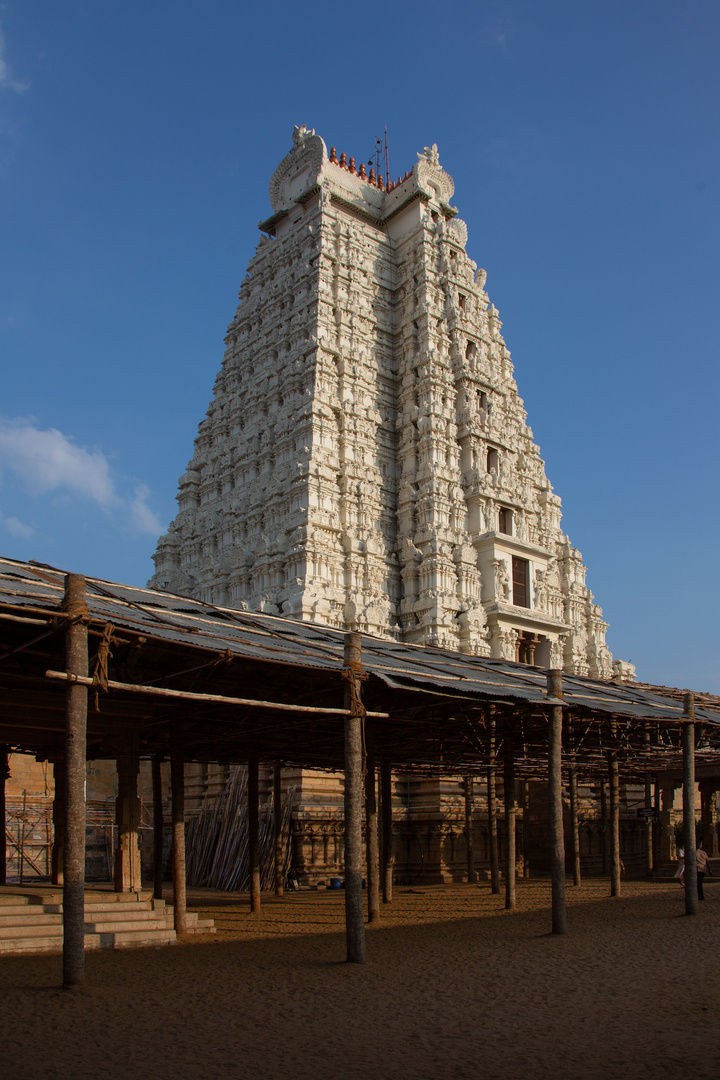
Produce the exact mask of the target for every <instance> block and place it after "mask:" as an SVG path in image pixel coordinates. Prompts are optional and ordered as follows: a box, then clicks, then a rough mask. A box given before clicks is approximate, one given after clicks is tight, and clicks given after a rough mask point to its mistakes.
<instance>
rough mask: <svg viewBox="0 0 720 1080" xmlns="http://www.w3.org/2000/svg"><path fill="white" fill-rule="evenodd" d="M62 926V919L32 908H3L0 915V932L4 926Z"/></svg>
mask: <svg viewBox="0 0 720 1080" xmlns="http://www.w3.org/2000/svg"><path fill="white" fill-rule="evenodd" d="M43 925H45V926H62V919H61V918H60V917H59V916H58V915H54V914H52V913H51V912H47V911H42V910H41V911H33V909H32V908H26V909H25V910H23V909H22V908H5V910H4V911H3V913H2V914H1V915H0V930H1V929H2V928H3V927H5V926H9V927H12V926H43Z"/></svg>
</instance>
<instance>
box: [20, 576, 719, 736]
mask: <svg viewBox="0 0 720 1080" xmlns="http://www.w3.org/2000/svg"><path fill="white" fill-rule="evenodd" d="M86 580H87V592H88V608H89V611H90V615H91V618H92V619H93V620H94V621H98V622H109V623H112V624H113V625H114V626H115V627H117V628H123V629H125V630H126V631H131V632H133V633H136V634H140V635H143V636H145V637H147V638H150V639H154V640H157V641H165V642H168V643H176V644H182V645H184V646H191V647H194V648H198V649H203V650H207V651H210V652H216V653H225V652H226V651H227V650H228V649H229V650H230V653H231V654H232V655H233V656H237V657H244V658H247V659H251V660H254V661H256V662H267V663H276V664H285V665H293V666H296V667H302V668H312V669H317V670H327V671H333V672H337V671H338V669H339V668H341V667H342V664H343V645H344V634H343V632H342V631H340V630H334V629H331V628H330V627H325V626H318V625H316V624H313V623H304V622H297V621H295V620H291V619H283V618H280V617H279V616H274V615H266V614H261V613H258V612H250V611H241V610H237V609H234V608H220V607H215V606H213V605H210V604H203V603H201V602H200V601H198V600H193V599H190V598H189V597H184V596H176V595H174V594H172V593H164V592H156V591H154V590H151V589H141V588H136V587H134V586H131V585H123V584H119V583H117V582H110V581H104V580H103V579H101V578H92V577H88V578H87V579H86ZM63 581H64V572H63V571H60V570H57V569H56V568H54V567H49V566H44V565H42V564H37V563H22V562H16V561H14V560H11V559H0V607H4V608H6V609H8V608H14V609H18V608H25V609H27V610H28V611H30V610H32V609H36V611H37V612H39V613H42V612H47V613H48V614H50V613H51V612H52V611H53V610H55V611H57V610H58V609H59V608H60V605H61V601H62V597H63V592H64V584H63ZM362 647H363V666H364V668H365V670H366V671H368V672H370V673H371V674H373V675H375V676H376V677H377V678H379V679H381V680H383V682H385V684H386V685H387V686H388V687H391V688H395V689H404V690H416V691H426V692H431V693H434V694H442V695H450V696H463V697H474V698H479V699H483V700H485V701H488V700H490V701H492V700H495V701H504V702H507V703H512V702H518V703H523V704H525V705H528V706H531V707H532V706H533V705H537V706H543V707H546V706H547V705H548V703H549V699H548V696H547V694H546V677H547V672H546V671H545V669H543V668H535V667H529V666H528V665H525V664H516V663H511V662H510V661H507V660H497V659H491V658H487V657H476V656H466V655H463V654H461V653H454V652H446V651H444V650H442V649H436V648H432V647H428V646H420V645H409V644H405V643H401V642H396V641H392V640H389V639H383V638H375V637H369V636H366V635H363V639H362ZM563 700H564V702H565V704H566V705H567V706H569V707H571V708H572V709H573V710H574V711H582V712H584V713H586V714H587V715H590V714H592V713H601V714H605V715H607V714H608V713H609V714H612V715H616V716H619V717H628V718H636V719H641V718H645V719H649V720H658V721H662V720H666V721H677V720H678V719H680V717H681V716H682V703H681V702H679V701H677V700H676V699H673V697H671V696H668V697H664V696H662V695H661V694H659V693H651V692H649V691H648V690H645V689H643V688H641V687H639V686H633V685H631V684H617V683H613V682H604V681H601V680H597V679H590V678H585V677H583V676H579V675H563ZM695 712H696V719H698V720H700V721H703V722H705V723H710V724H718V723H720V716H719V715H718V713H717V712H714V711H712V710H709V709H704V708H702V707H701V706H698V707H696V710H695Z"/></svg>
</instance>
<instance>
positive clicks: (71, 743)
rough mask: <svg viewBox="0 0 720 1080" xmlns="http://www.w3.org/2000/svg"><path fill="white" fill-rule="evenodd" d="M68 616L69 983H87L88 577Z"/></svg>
mask: <svg viewBox="0 0 720 1080" xmlns="http://www.w3.org/2000/svg"><path fill="white" fill-rule="evenodd" d="M63 605H64V608H65V611H66V612H67V614H68V615H69V616H72V618H68V620H67V624H66V630H65V665H66V668H67V675H68V688H67V694H66V726H65V763H66V769H65V837H64V844H63V849H64V864H65V865H64V874H63V986H64V987H65V988H66V989H70V988H71V987H73V986H79V985H81V984H82V983H83V982H84V981H85V779H86V768H85V752H86V738H87V686H86V685H83V684H82V683H80V682H77V681H75V680H76V679H77V680H82V679H85V678H86V677H87V673H88V635H87V621H86V620H87V617H88V609H87V594H86V590H85V578H84V577H82V576H81V575H80V574H68V575H67V576H66V578H65V597H64V600H63Z"/></svg>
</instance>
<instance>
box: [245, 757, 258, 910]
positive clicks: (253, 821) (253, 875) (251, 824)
mask: <svg viewBox="0 0 720 1080" xmlns="http://www.w3.org/2000/svg"><path fill="white" fill-rule="evenodd" d="M259 803H260V773H259V766H258V760H257V758H256V757H251V758H250V759H249V761H248V785H247V805H248V863H249V866H250V910H251V911H252V912H253V913H254V914H256V915H257V914H259V913H260V805H259Z"/></svg>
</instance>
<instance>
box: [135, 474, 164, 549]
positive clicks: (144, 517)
mask: <svg viewBox="0 0 720 1080" xmlns="http://www.w3.org/2000/svg"><path fill="white" fill-rule="evenodd" d="M149 495H150V489H149V488H148V487H146V486H145V484H140V485H139V486H138V487H136V488H135V497H134V499H133V500H132V502H131V503H130V518H131V521H132V523H133V525H134V526H135V528H136V530H137V531H138V532H141V533H149V534H150V535H151V536H159V535H160V533H161V532H162V531H163V526H162V523H161V521H160V519H159V518H158V516H157V514H155V513H154V512H153V511H152V510H151V509H150V507H149V506H148V505H147V498H148V496H149Z"/></svg>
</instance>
